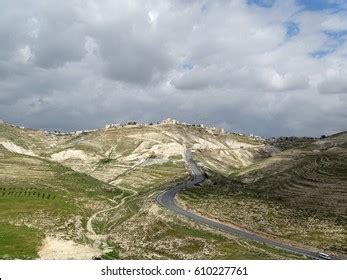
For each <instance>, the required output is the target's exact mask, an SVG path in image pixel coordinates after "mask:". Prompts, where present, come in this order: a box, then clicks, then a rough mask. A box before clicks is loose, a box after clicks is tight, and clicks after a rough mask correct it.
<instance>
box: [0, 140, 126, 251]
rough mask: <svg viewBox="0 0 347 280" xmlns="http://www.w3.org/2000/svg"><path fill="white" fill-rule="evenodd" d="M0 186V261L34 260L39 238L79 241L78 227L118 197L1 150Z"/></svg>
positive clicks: (40, 161) (92, 181) (91, 182)
mask: <svg viewBox="0 0 347 280" xmlns="http://www.w3.org/2000/svg"><path fill="white" fill-rule="evenodd" d="M0 147H1V146H0ZM0 182H1V183H0V209H1V212H0V236H1V238H0V248H1V250H0V258H35V257H37V251H38V249H39V247H40V245H41V243H42V240H43V238H44V237H45V235H55V236H56V235H59V234H62V235H64V236H65V237H66V238H71V239H79V240H80V242H85V241H86V240H85V237H84V234H81V235H78V234H77V232H80V231H81V232H82V233H83V232H84V228H83V226H82V224H83V223H85V221H86V219H87V218H88V217H89V216H90V215H91V214H92V213H94V212H95V211H96V210H97V209H102V208H104V207H107V206H108V205H110V202H109V198H111V197H113V196H115V195H119V193H121V192H122V191H120V190H118V189H117V188H115V187H112V186H110V185H108V184H106V183H102V182H100V181H98V180H96V179H94V178H91V177H89V176H87V175H83V174H78V173H76V172H74V171H72V170H71V169H69V168H66V167H63V166H61V165H59V164H56V163H52V162H49V161H46V160H43V159H38V158H33V157H30V156H23V155H19V154H15V153H10V152H7V151H6V150H4V149H1V150H0ZM76 219H78V220H79V222H80V224H81V225H79V223H77V222H75V221H76Z"/></svg>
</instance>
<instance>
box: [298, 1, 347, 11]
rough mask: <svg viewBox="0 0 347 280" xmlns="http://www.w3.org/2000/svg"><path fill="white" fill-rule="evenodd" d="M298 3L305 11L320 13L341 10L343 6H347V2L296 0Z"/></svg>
mask: <svg viewBox="0 0 347 280" xmlns="http://www.w3.org/2000/svg"><path fill="white" fill-rule="evenodd" d="M296 3H297V4H298V5H300V6H302V7H303V8H304V9H305V10H310V11H320V10H328V9H331V10H339V9H341V8H342V5H343V4H344V5H346V4H347V1H331V0H296Z"/></svg>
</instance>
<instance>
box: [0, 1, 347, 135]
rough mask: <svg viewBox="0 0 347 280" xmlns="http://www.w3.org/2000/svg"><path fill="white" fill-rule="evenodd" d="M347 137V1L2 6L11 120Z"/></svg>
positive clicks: (3, 113) (0, 103) (4, 94)
mask: <svg viewBox="0 0 347 280" xmlns="http://www.w3.org/2000/svg"><path fill="white" fill-rule="evenodd" d="M166 118H174V119H177V120H180V121H184V122H189V123H204V124H207V125H209V126H216V127H224V128H225V129H226V130H229V131H235V132H242V133H253V134H256V135H261V136H281V135H288V136H289V135H296V136H320V135H321V134H332V133H335V132H338V131H343V130H347V0H314V1H313V0H311V1H309V0H285V1H284V0H282V1H280V0H230V1H227V0H214V1H206V0H168V1H160V0H143V1H132V0H127V1H113V0H71V1H52V0H44V1H43V0H42V1H40V0H36V1H34V0H2V1H1V2H0V119H3V120H5V121H7V122H10V123H15V124H19V125H24V126H26V127H31V128H37V129H47V130H63V131H71V130H79V129H88V128H97V127H103V126H104V125H105V124H107V123H120V122H127V121H138V122H156V121H160V120H162V119H166Z"/></svg>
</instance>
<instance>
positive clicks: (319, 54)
mask: <svg viewBox="0 0 347 280" xmlns="http://www.w3.org/2000/svg"><path fill="white" fill-rule="evenodd" d="M331 52H332V51H330V50H318V51H314V52H312V53H310V55H311V56H312V57H313V58H317V59H319V58H323V57H325V56H327V55H328V54H330V53H331Z"/></svg>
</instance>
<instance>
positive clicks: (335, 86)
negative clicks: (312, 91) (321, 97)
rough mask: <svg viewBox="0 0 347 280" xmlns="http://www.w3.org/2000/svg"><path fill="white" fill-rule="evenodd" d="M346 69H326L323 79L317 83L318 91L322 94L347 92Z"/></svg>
mask: <svg viewBox="0 0 347 280" xmlns="http://www.w3.org/2000/svg"><path fill="white" fill-rule="evenodd" d="M346 69H347V68H342V67H340V69H339V68H338V67H336V68H331V69H328V70H327V71H326V73H325V77H324V79H323V80H322V81H321V82H320V83H319V84H318V91H319V92H320V93H322V94H347V80H346V77H347V70H346Z"/></svg>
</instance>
